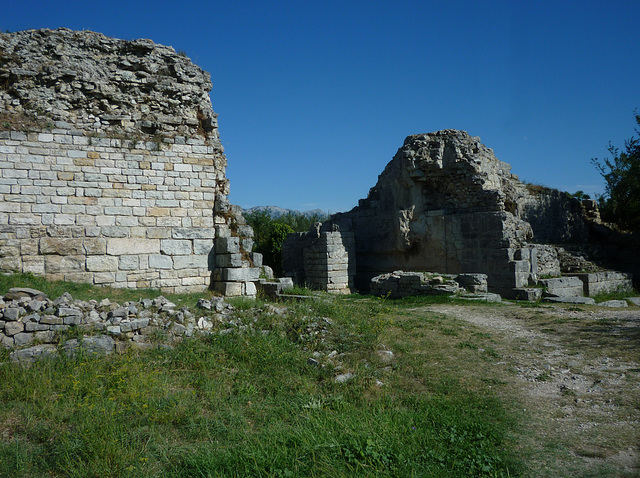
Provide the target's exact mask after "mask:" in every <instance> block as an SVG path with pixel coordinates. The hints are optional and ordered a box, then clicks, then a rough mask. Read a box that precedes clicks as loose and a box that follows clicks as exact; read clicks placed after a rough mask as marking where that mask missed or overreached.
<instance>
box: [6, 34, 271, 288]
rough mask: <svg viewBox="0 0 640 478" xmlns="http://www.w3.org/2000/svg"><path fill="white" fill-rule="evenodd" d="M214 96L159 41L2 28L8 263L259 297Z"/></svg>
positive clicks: (82, 278) (76, 277)
mask: <svg viewBox="0 0 640 478" xmlns="http://www.w3.org/2000/svg"><path fill="white" fill-rule="evenodd" d="M210 90H211V80H210V76H209V74H208V73H206V72H205V71H203V70H201V69H200V68H199V67H198V66H196V65H194V64H193V63H192V62H191V61H190V60H189V59H188V58H187V57H186V56H185V55H184V54H181V53H176V51H175V50H174V49H173V48H171V47H167V46H162V45H157V44H155V43H153V42H152V41H151V40H135V41H124V40H118V39H113V38H108V37H106V36H104V35H101V34H99V33H93V32H89V31H82V32H78V31H71V30H68V29H64V28H61V29H58V30H28V31H23V32H18V33H11V34H9V33H0V270H2V271H18V272H31V273H34V274H38V275H43V276H45V277H47V278H49V279H53V280H66V281H79V282H89V283H93V284H104V285H110V286H114V287H129V288H148V287H151V288H158V289H161V290H163V291H165V292H170V293H172V292H190V291H201V290H203V289H204V288H205V287H206V286H210V287H211V288H213V289H215V290H218V291H219V292H221V293H223V294H226V295H241V294H246V295H254V294H255V292H256V289H255V285H254V282H253V281H254V280H255V279H257V278H258V275H259V273H260V269H259V267H260V266H261V256H260V255H259V254H252V253H251V247H252V235H253V232H252V230H251V228H250V227H249V226H247V225H246V224H245V222H244V220H243V218H242V215H241V214H240V212H239V211H240V210H239V208H234V207H232V206H231V205H230V204H229V201H228V199H227V196H228V193H229V182H228V180H227V179H226V177H225V168H226V161H227V160H226V158H225V155H224V149H223V147H222V144H221V143H220V139H219V135H218V124H217V115H216V114H215V113H214V112H213V109H212V106H211V100H210V98H209V91H210ZM214 242H215V247H214Z"/></svg>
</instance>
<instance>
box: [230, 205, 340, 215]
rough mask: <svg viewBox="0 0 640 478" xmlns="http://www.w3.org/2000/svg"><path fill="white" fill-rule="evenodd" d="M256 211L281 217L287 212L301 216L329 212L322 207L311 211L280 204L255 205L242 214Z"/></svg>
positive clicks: (244, 210)
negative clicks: (286, 207) (283, 206)
mask: <svg viewBox="0 0 640 478" xmlns="http://www.w3.org/2000/svg"><path fill="white" fill-rule="evenodd" d="M254 212H266V213H268V214H269V215H270V216H271V217H280V216H284V215H286V214H295V215H300V216H307V217H309V216H323V217H326V216H328V214H327V213H326V212H325V211H323V210H322V209H312V210H310V211H296V210H295V209H285V208H282V207H278V206H254V207H250V208H248V209H243V210H242V214H246V213H254Z"/></svg>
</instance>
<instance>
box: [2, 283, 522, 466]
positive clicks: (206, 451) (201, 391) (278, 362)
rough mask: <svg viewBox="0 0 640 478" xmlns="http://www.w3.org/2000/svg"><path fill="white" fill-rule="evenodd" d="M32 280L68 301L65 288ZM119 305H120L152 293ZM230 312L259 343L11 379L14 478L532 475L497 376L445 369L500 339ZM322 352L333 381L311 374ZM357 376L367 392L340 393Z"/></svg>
mask: <svg viewBox="0 0 640 478" xmlns="http://www.w3.org/2000/svg"><path fill="white" fill-rule="evenodd" d="M18 279H19V280H17V281H16V282H19V281H20V280H23V279H24V282H21V283H20V285H24V286H28V287H36V288H39V289H41V290H43V291H45V292H47V293H49V294H50V295H51V296H56V295H59V294H60V293H61V292H59V291H60V290H61V289H59V288H60V287H61V286H62V285H61V284H55V283H54V284H47V283H44V282H39V280H38V279H35V278H33V277H23V276H20V277H19V278H18ZM17 285H18V284H17V283H13V284H11V286H17ZM68 285H69V284H65V286H68ZM5 286H6V282H4V283H0V293H1V292H2V291H4V290H5V289H6V287H5ZM74 287H76V286H72V287H66V288H65V290H69V291H70V293H71V294H72V295H73V296H74V297H76V296H77V297H78V298H82V297H91V298H100V297H102V294H103V293H107V296H108V295H110V294H109V292H111V291H106V290H105V291H103V290H102V289H93V288H85V286H78V288H77V289H76V288H74ZM114 292H118V293H120V294H122V295H119V299H118V300H121V301H122V300H125V299H124V297H129V295H127V294H133V295H132V296H131V297H138V296H140V295H142V294H143V292H140V291H118V290H116V291H114ZM149 293H150V294H152V295H153V294H157V292H156V291H150V292H149ZM83 294H85V295H83ZM200 296H201V295H200ZM168 297H169V298H170V299H171V300H174V297H173V296H168ZM111 299H112V300H114V298H113V297H111ZM192 299H193V297H190V296H189V297H188V298H186V299H185V303H190V302H192ZM232 302H233V304H234V306H235V307H236V309H237V313H238V314H241V315H242V317H243V321H244V322H245V323H248V322H251V323H254V326H253V329H251V330H248V331H246V332H243V333H232V334H228V335H219V334H212V335H210V336H203V337H197V338H194V339H190V340H185V341H184V342H182V343H180V344H178V345H176V346H175V348H173V349H154V350H149V351H146V352H142V351H130V352H128V353H126V354H124V355H121V356H118V355H114V356H110V357H108V358H103V359H95V358H89V357H85V356H82V355H80V356H76V357H75V358H65V357H61V358H59V359H56V360H48V361H43V362H39V363H37V364H35V365H33V366H28V367H25V366H18V365H15V364H10V363H5V364H3V365H1V366H0V403H2V407H0V476H7V477H9V476H11V477H45V476H73V477H99V476H117V477H128V476H131V477H147V476H149V477H150V476H153V477H157V476H161V477H162V476H167V477H169V476H171V477H180V476H184V477H194V476H196V477H217V476H220V477H225V476H229V477H231V476H268V477H287V476H294V477H297V476H299V477H314V476H316V477H326V476H397V477H406V476H428V477H440V476H442V477H454V476H460V477H467V476H478V477H485V476H486V477H500V476H505V477H506V476H518V475H519V474H520V473H521V472H522V470H523V467H522V465H521V464H520V461H519V458H518V457H517V453H516V452H515V451H514V449H513V446H512V445H513V442H512V438H511V437H512V435H513V433H514V431H515V429H516V427H517V421H516V419H515V414H514V412H513V411H512V408H511V405H509V404H505V403H504V402H502V401H501V399H499V398H498V397H497V395H495V394H494V392H493V391H492V390H491V386H494V387H495V386H496V384H499V383H501V382H499V381H498V380H497V379H494V378H491V377H490V376H488V375H487V374H486V373H485V372H484V371H483V370H484V369H483V370H479V371H476V372H473V371H471V372H470V371H469V370H468V369H467V370H462V369H459V368H457V367H453V366H452V367H444V364H445V363H447V362H450V363H452V364H453V363H457V362H460V363H463V364H468V363H477V362H478V361H477V360H476V359H477V357H482V356H485V355H487V352H481V351H480V350H479V349H478V347H479V346H480V345H481V346H482V347H484V348H485V349H486V350H487V351H489V350H491V351H492V350H493V349H489V348H487V347H486V343H490V341H491V337H490V335H488V334H476V335H473V330H470V329H468V328H464V327H462V326H461V325H460V324H459V323H458V322H455V321H453V320H451V319H447V318H445V317H443V316H441V315H437V314H429V313H424V314H420V317H416V316H413V315H407V314H405V313H404V312H403V307H397V306H395V305H393V304H390V301H385V300H381V299H372V298H362V297H347V298H344V297H329V296H327V295H322V296H319V297H318V299H316V300H313V301H303V302H291V303H286V304H285V305H286V307H287V309H288V313H287V314H286V315H284V316H281V315H275V314H270V313H268V312H265V311H263V309H264V307H263V306H264V303H263V302H261V301H252V300H247V299H236V300H234V301H232ZM248 319H251V320H248ZM443 331H452V332H455V333H448V332H446V333H444V334H443ZM383 343H384V345H385V346H387V347H389V348H390V349H391V350H393V351H394V353H395V354H396V358H395V360H394V363H393V364H392V365H389V364H387V363H382V361H381V359H380V358H379V357H378V355H377V354H376V350H378V349H379V348H381V347H382V345H381V344H383ZM457 344H461V345H459V346H458V345H457ZM333 351H335V352H337V353H338V354H339V355H338V356H337V357H334V358H330V355H331V354H330V352H333ZM313 352H317V355H316V356H318V357H320V358H319V362H320V364H321V366H318V365H314V364H311V363H309V360H308V359H309V358H310V357H311V356H312V353H313ZM488 353H489V358H491V356H492V354H495V351H492V352H488ZM483 354H484V355H483ZM465 366H467V365H465ZM480 366H481V367H490V366H491V365H490V364H487V363H486V361H480ZM487 370H489V369H487ZM347 371H349V372H352V373H354V375H355V377H354V378H353V379H352V380H350V381H348V382H347V383H341V384H340V383H335V381H334V376H335V375H337V374H338V373H344V372H347ZM476 373H477V374H478V377H479V378H477V379H476V378H474V376H475V374H476ZM380 383H383V385H380Z"/></svg>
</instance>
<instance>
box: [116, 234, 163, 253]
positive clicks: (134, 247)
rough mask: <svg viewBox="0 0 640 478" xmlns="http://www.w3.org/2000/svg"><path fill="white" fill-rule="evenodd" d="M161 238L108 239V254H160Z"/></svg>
mask: <svg viewBox="0 0 640 478" xmlns="http://www.w3.org/2000/svg"><path fill="white" fill-rule="evenodd" d="M159 253H160V240H158V239H129V238H110V239H107V254H108V255H111V256H122V255H127V254H159Z"/></svg>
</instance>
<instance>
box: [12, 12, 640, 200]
mask: <svg viewBox="0 0 640 478" xmlns="http://www.w3.org/2000/svg"><path fill="white" fill-rule="evenodd" d="M0 11H1V12H2V13H1V17H0V29H2V30H3V31H7V30H8V31H18V30H25V29H30V28H57V27H67V28H71V29H79V30H81V29H87V30H93V31H98V32H101V33H104V34H105V35H108V36H112V37H117V38H125V39H135V38H150V39H152V40H154V41H155V42H156V43H161V44H165V45H171V46H173V47H174V48H175V49H176V50H182V51H184V52H186V53H187V55H189V56H190V57H191V59H192V60H193V61H194V62H195V63H196V64H198V65H199V66H200V67H202V68H203V69H205V70H207V71H209V72H210V73H211V75H212V80H213V89H212V91H211V99H212V102H213V108H214V110H215V111H216V112H217V113H218V114H219V115H220V117H219V125H220V135H221V139H222V143H223V145H224V146H225V149H226V154H227V159H228V163H229V165H228V169H227V176H228V177H229V179H230V181H231V201H232V202H233V203H234V204H239V205H241V206H243V207H250V206H257V205H277V206H280V207H286V208H293V209H299V210H307V209H314V208H320V209H323V210H325V211H331V212H337V211H344V210H348V209H351V208H352V207H353V206H355V205H356V203H357V201H358V199H359V198H363V197H366V195H367V192H368V190H369V188H370V187H372V186H373V185H374V184H375V183H376V180H377V177H378V174H380V173H381V172H382V170H383V169H384V166H385V165H386V164H387V162H389V161H390V160H391V158H392V157H393V155H394V154H395V152H396V151H397V149H398V148H399V147H400V146H401V145H402V142H403V141H404V138H405V137H406V136H407V135H410V134H417V133H427V132H431V131H436V130H440V129H445V128H456V129H463V130H466V131H468V132H469V133H470V134H471V135H474V136H480V138H481V139H482V141H483V143H484V144H485V145H487V146H488V147H490V148H493V150H494V151H495V153H496V156H497V157H498V158H499V159H501V160H503V161H506V162H508V163H510V164H511V166H512V172H514V173H515V174H518V175H519V176H520V178H521V179H523V180H526V181H529V182H534V183H538V184H543V185H546V186H549V187H554V188H558V189H562V190H566V191H569V192H575V191H576V190H578V189H581V190H583V191H585V192H587V193H591V194H593V193H597V192H599V193H601V192H603V190H604V183H603V181H602V178H601V177H600V175H599V174H598V172H597V171H596V170H595V168H594V167H593V165H592V164H591V162H590V159H591V158H593V157H600V158H602V157H604V156H606V154H607V149H606V147H607V144H608V142H609V141H612V142H613V143H614V145H617V146H620V147H621V146H623V143H624V140H625V139H627V138H629V137H631V136H633V134H634V124H635V122H634V116H633V112H634V109H636V108H639V109H640V61H639V60H640V48H639V47H640V28H638V23H639V21H640V1H638V0H629V1H616V0H611V1H608V2H605V1H598V2H596V1H589V0H582V1H573V0H569V1H558V0H554V1H546V0H537V1H535V2H528V1H527V2H524V1H514V0H510V1H494V2H481V1H477V2H476V1H466V2H461V1H448V2H443V1H439V2H432V1H403V0H395V1H376V0H367V1H361V0H353V1H349V0H340V1H334V0H328V1H315V2H307V1H304V0H297V1H272V2H270V1H267V0H262V1H257V0H251V1H244V0H233V1H231V0H227V1H217V0H208V1H183V2H166V1H153V2H151V1H147V0H143V1H135V0H132V1H127V2H123V1H120V0H112V1H108V2H102V1H86V0H85V1H82V2H78V1H71V0H68V1H64V2H62V1H54V0H50V1H47V2H44V1H40V0H39V1H32V0H21V1H11V2H9V1H5V2H4V5H3V6H2V8H1V9H0Z"/></svg>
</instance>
